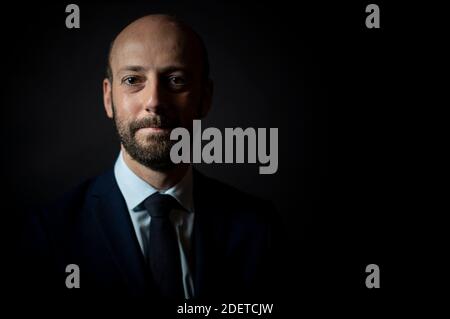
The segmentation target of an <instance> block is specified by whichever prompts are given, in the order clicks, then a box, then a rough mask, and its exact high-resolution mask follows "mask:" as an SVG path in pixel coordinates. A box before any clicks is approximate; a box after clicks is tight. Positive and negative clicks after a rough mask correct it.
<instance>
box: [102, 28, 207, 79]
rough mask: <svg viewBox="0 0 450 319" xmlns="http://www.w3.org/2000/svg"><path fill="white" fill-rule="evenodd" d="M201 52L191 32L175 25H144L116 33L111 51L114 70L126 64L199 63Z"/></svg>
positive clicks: (188, 65)
mask: <svg viewBox="0 0 450 319" xmlns="http://www.w3.org/2000/svg"><path fill="white" fill-rule="evenodd" d="M200 60H201V53H200V50H198V43H196V39H194V38H193V36H192V35H190V34H188V33H186V32H183V31H181V30H180V29H178V28H176V27H171V26H169V27H167V26H165V27H161V26H155V27H153V28H145V29H140V30H139V29H138V30H133V31H132V32H126V33H124V34H121V35H119V37H118V38H117V39H116V41H115V43H114V45H113V49H112V52H111V67H112V69H113V70H114V71H118V70H119V69H120V68H122V67H124V66H128V65H138V66H143V67H145V68H148V69H158V68H166V67H171V66H180V67H185V68H190V69H196V68H199V67H200V63H199V62H200Z"/></svg>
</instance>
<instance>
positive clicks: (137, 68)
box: [118, 65, 187, 73]
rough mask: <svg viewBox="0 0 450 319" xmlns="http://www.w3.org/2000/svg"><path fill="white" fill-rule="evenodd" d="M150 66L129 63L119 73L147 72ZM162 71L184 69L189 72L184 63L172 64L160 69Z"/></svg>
mask: <svg viewBox="0 0 450 319" xmlns="http://www.w3.org/2000/svg"><path fill="white" fill-rule="evenodd" d="M148 70H149V68H146V67H143V66H141V65H127V66H124V67H122V68H120V69H119V71H118V73H120V72H124V71H132V72H147V71H148ZM159 71H160V72H161V73H168V72H174V71H183V72H187V68H186V67H185V66H183V65H170V66H167V67H164V68H161V69H160V70H159Z"/></svg>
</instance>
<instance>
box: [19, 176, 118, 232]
mask: <svg viewBox="0 0 450 319" xmlns="http://www.w3.org/2000/svg"><path fill="white" fill-rule="evenodd" d="M114 183H115V179H114V174H113V171H112V170H108V171H106V172H104V173H103V174H101V175H98V176H95V177H92V178H89V179H87V180H85V181H83V182H81V183H79V184H78V185H76V186H75V187H73V188H72V189H70V190H68V191H66V192H65V193H64V194H63V195H62V196H60V197H59V198H56V199H55V200H54V201H52V202H50V203H48V204H46V205H43V206H41V207H36V208H34V209H31V210H30V211H29V212H28V213H27V218H28V219H29V220H34V221H35V222H41V223H45V224H48V226H51V225H52V224H57V225H59V226H61V225H64V224H66V223H71V222H72V221H73V220H74V219H76V218H77V216H78V215H79V214H80V213H81V212H82V211H85V210H86V209H89V207H90V206H91V205H92V204H93V200H95V196H96V195H97V194H101V193H102V192H107V191H109V189H111V187H114V186H115V184H114Z"/></svg>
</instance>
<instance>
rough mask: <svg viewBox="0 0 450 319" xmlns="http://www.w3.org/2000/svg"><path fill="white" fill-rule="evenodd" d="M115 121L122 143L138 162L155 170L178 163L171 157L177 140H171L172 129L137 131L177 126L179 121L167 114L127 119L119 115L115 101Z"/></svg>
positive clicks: (162, 169) (164, 168)
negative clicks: (148, 131) (120, 117)
mask: <svg viewBox="0 0 450 319" xmlns="http://www.w3.org/2000/svg"><path fill="white" fill-rule="evenodd" d="M112 108H113V122H114V126H115V128H116V131H117V134H118V135H119V139H120V142H121V143H122V145H123V147H124V148H125V150H126V151H127V152H128V154H129V155H130V156H131V157H132V158H133V159H134V160H135V161H137V162H138V163H140V164H141V165H144V166H145V167H148V168H150V169H152V170H155V171H168V170H170V169H172V168H173V167H174V166H175V165H176V164H175V163H173V162H172V160H171V159H170V149H171V148H172V146H173V145H174V144H175V143H176V142H177V141H172V140H170V131H161V132H154V133H147V134H145V135H144V134H140V137H138V136H137V134H136V133H137V132H138V131H139V130H140V129H142V128H149V127H153V128H171V129H173V128H175V127H179V126H180V125H179V123H178V122H177V121H175V120H171V119H169V118H168V117H167V116H165V115H153V116H149V117H146V118H143V119H139V120H134V121H125V120H122V119H119V118H118V117H117V115H116V114H117V112H116V110H115V106H114V103H112Z"/></svg>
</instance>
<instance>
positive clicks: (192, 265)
mask: <svg viewBox="0 0 450 319" xmlns="http://www.w3.org/2000/svg"><path fill="white" fill-rule="evenodd" d="M208 69H209V67H208V59H207V53H206V50H205V47H204V45H203V42H202V40H201V39H200V37H199V36H198V35H197V34H196V33H195V32H194V31H193V30H192V29H190V28H189V27H188V26H186V25H185V24H183V23H182V22H180V21H178V20H177V19H175V18H173V17H169V16H166V15H149V16H145V17H143V18H140V19H138V20H136V21H134V22H133V23H131V24H130V25H128V26H127V27H126V28H125V29H124V30H123V31H122V32H120V34H119V35H118V36H117V37H116V38H115V40H114V41H113V43H112V46H111V49H110V54H109V60H108V72H107V78H106V79H104V81H103V101H104V107H105V110H106V114H107V116H108V117H109V118H111V119H112V120H113V123H114V124H115V127H116V129H117V132H118V135H119V138H120V142H121V151H120V154H119V156H118V159H117V161H116V164H115V166H114V169H112V170H110V171H108V172H106V173H105V174H103V175H101V176H99V177H96V178H93V179H91V180H89V181H86V182H84V183H83V184H81V185H80V186H79V187H78V188H77V189H75V190H74V191H72V192H71V193H69V194H68V195H66V196H65V197H64V198H63V199H62V200H60V201H59V202H57V203H56V204H55V205H54V206H52V207H51V208H49V209H45V210H42V211H39V212H34V213H32V214H30V216H29V218H28V220H27V227H26V229H25V238H26V240H25V241H24V244H23V246H22V249H21V250H22V251H21V253H22V254H24V255H25V256H26V258H27V260H28V261H29V262H28V265H29V264H30V263H31V264H33V265H34V268H33V269H34V274H37V275H36V276H34V278H33V279H37V284H36V285H35V286H34V287H35V288H36V287H37V288H36V289H37V290H38V291H41V288H39V287H42V285H45V287H46V290H49V291H50V292H52V293H54V292H56V293H58V294H59V293H64V292H66V293H67V292H68V291H70V293H80V294H83V293H85V294H88V295H95V294H97V293H101V294H103V295H114V296H118V295H123V296H130V297H133V296H136V297H142V296H151V297H153V298H154V300H183V299H198V300H202V299H203V300H214V301H223V300H224V299H223V298H225V299H227V300H229V299H230V298H238V297H243V298H247V299H241V300H242V301H248V300H250V299H251V300H255V299H256V301H261V302H262V301H263V300H267V298H268V297H269V295H271V294H272V295H275V294H279V291H277V290H276V288H275V287H276V282H277V280H279V279H280V275H281V274H280V269H281V267H282V266H283V264H284V263H285V262H286V261H285V260H282V259H281V258H282V257H280V256H281V255H280V249H281V246H279V245H278V244H277V238H278V230H279V229H278V227H277V226H276V225H278V217H277V216H275V214H274V213H273V209H272V206H271V205H270V204H268V203H266V202H264V201H262V200H259V199H256V198H253V197H252V196H250V195H247V194H244V193H242V192H240V191H238V190H236V189H234V188H232V187H230V186H227V185H225V184H222V183H220V182H218V181H215V180H212V179H210V178H207V177H205V176H203V175H202V174H200V173H199V172H197V171H196V170H194V169H193V168H192V167H191V166H190V165H188V164H174V163H173V162H172V161H171V160H170V156H169V154H170V149H171V146H172V145H173V143H174V141H171V140H170V138H169V137H170V132H171V130H172V129H173V128H176V127H184V128H187V129H190V130H191V129H192V121H193V120H194V119H199V118H202V117H204V116H206V114H207V113H208V111H209V109H210V107H211V98H212V91H213V85H212V81H211V80H210V79H209V74H208V73H209V71H208ZM68 265H76V266H77V267H78V269H79V289H76V288H72V289H69V288H67V278H68V277H69V273H67V272H66V271H67V269H66V267H67V266H68ZM72 279H73V278H72ZM73 280H75V279H73ZM69 284H70V283H69ZM40 285H41V286H40ZM73 291H76V292H73ZM257 298H264V299H260V300H258V299H257Z"/></svg>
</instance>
